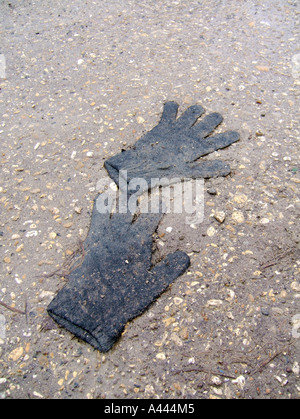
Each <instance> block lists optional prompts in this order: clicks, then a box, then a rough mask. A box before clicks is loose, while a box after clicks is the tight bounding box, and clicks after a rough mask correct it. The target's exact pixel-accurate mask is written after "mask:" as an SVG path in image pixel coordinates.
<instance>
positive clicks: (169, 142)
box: [104, 102, 239, 189]
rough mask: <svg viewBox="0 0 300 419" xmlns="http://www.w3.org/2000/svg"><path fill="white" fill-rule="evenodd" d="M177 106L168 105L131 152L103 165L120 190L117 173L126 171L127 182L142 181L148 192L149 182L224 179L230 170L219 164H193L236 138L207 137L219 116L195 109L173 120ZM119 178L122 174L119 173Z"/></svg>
mask: <svg viewBox="0 0 300 419" xmlns="http://www.w3.org/2000/svg"><path fill="white" fill-rule="evenodd" d="M177 111H178V104H177V103H175V102H167V103H166V104H165V106H164V111H163V115H162V118H161V121H160V122H159V124H158V125H157V126H156V127H154V128H153V129H152V130H151V131H150V132H148V133H147V134H146V135H144V136H143V137H142V138H141V139H140V140H139V141H137V143H136V144H135V146H134V147H133V148H132V149H131V150H127V151H123V152H122V153H120V154H117V155H116V156H114V157H112V158H110V159H109V160H107V161H106V162H105V164H104V165H105V168H106V169H107V171H108V173H109V175H110V177H111V178H112V179H113V180H114V181H115V182H116V183H117V185H119V186H120V182H119V172H120V171H123V170H124V171H125V170H126V171H127V174H126V175H127V179H126V180H127V182H128V183H129V182H130V181H131V180H132V179H134V178H143V179H145V180H146V181H147V183H148V188H149V189H150V188H151V179H154V178H155V179H162V178H169V179H171V178H181V179H184V178H190V179H197V178H206V179H207V178H211V177H217V176H227V175H228V174H229V173H230V167H229V166H228V165H227V164H225V163H223V162H222V161H218V160H215V161H204V162H201V163H200V164H198V163H197V164H195V163H194V162H195V161H196V160H197V159H199V158H200V157H202V156H206V155H207V154H210V153H212V152H214V151H216V150H219V149H222V148H225V147H228V146H229V145H231V144H233V143H235V142H236V141H238V140H239V134H238V133H237V132H235V131H228V132H225V133H222V134H217V135H215V136H209V135H210V134H211V133H212V132H213V131H214V130H215V128H216V127H217V126H218V125H219V124H220V123H221V122H222V120H223V118H222V116H221V115H220V114H218V113H212V114H209V115H207V116H206V117H205V118H204V119H202V120H201V121H200V122H199V123H196V122H197V120H198V118H199V117H200V116H201V115H202V114H203V113H204V109H203V108H202V107H201V106H198V105H195V106H191V107H190V108H188V109H187V111H186V112H185V113H184V114H183V115H182V116H181V117H180V118H178V119H176V116H177ZM121 176H122V173H121Z"/></svg>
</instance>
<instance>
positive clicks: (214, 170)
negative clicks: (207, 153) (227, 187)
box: [186, 160, 231, 179]
mask: <svg viewBox="0 0 300 419" xmlns="http://www.w3.org/2000/svg"><path fill="white" fill-rule="evenodd" d="M230 173H231V169H230V166H229V165H228V164H226V163H224V162H223V161H221V160H210V161H204V162H202V163H200V164H197V165H194V166H187V169H186V176H187V177H189V178H191V179H210V178H212V177H220V176H228V175H229V174H230Z"/></svg>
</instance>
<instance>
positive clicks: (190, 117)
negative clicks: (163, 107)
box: [176, 105, 205, 130]
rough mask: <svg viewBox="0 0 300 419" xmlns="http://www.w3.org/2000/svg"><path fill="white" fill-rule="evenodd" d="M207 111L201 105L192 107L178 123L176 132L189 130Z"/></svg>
mask: <svg viewBox="0 0 300 419" xmlns="http://www.w3.org/2000/svg"><path fill="white" fill-rule="evenodd" d="M204 112H205V109H204V108H202V106H200V105H194V106H190V107H189V108H188V109H187V110H186V111H185V112H184V114H183V115H181V117H180V118H178V119H177V122H176V130H177V129H178V130H188V129H189V128H190V127H191V126H193V125H194V124H195V122H196V121H197V120H198V118H200V116H201V115H203V114H204Z"/></svg>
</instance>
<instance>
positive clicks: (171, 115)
mask: <svg viewBox="0 0 300 419" xmlns="http://www.w3.org/2000/svg"><path fill="white" fill-rule="evenodd" d="M178 108H179V105H178V103H176V102H167V103H165V104H164V110H163V114H162V117H161V121H160V123H163V124H170V123H174V122H175V121H176V117H177V112H178Z"/></svg>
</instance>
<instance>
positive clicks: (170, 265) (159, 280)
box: [150, 252, 191, 296]
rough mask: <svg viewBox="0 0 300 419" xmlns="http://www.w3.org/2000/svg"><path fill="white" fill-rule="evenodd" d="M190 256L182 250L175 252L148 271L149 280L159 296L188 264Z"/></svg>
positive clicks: (182, 272)
mask: <svg viewBox="0 0 300 419" xmlns="http://www.w3.org/2000/svg"><path fill="white" fill-rule="evenodd" d="M190 263H191V261H190V258H189V256H188V255H187V254H186V253H184V252H175V253H172V254H170V255H168V256H166V257H165V259H163V260H162V261H161V262H160V263H159V264H158V265H156V266H155V267H154V268H153V269H152V270H151V273H150V282H151V284H152V287H153V291H156V296H159V295H160V294H161V293H162V292H163V291H164V290H165V289H166V288H167V287H168V286H169V285H170V284H172V282H174V281H175V279H176V278H178V277H179V276H180V275H182V274H184V272H185V271H186V270H187V269H188V267H189V266H190Z"/></svg>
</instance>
